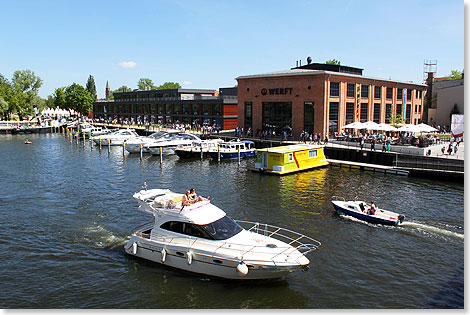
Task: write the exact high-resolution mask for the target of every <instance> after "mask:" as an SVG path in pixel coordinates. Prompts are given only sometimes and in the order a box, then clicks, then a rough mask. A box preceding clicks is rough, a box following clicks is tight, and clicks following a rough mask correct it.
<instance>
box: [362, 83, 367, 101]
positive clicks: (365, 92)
mask: <svg viewBox="0 0 470 315" xmlns="http://www.w3.org/2000/svg"><path fill="white" fill-rule="evenodd" d="M361 98H369V85H367V84H363V85H362V86H361Z"/></svg>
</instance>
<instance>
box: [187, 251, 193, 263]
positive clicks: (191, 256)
mask: <svg viewBox="0 0 470 315" xmlns="http://www.w3.org/2000/svg"><path fill="white" fill-rule="evenodd" d="M186 256H187V257H188V265H191V263H192V262H193V254H192V253H191V252H188V253H187V254H186Z"/></svg>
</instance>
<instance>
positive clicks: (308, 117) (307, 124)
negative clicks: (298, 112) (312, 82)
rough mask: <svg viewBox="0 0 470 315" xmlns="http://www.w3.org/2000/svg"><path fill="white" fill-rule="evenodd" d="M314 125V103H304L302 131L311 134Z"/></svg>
mask: <svg viewBox="0 0 470 315" xmlns="http://www.w3.org/2000/svg"><path fill="white" fill-rule="evenodd" d="M314 127H315V105H314V104H313V102H305V103H304V131H306V132H308V133H309V134H312V133H313V131H314V129H315V128H314Z"/></svg>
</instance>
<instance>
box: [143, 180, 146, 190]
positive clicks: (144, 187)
mask: <svg viewBox="0 0 470 315" xmlns="http://www.w3.org/2000/svg"><path fill="white" fill-rule="evenodd" d="M142 188H143V189H145V190H147V182H144V186H142Z"/></svg>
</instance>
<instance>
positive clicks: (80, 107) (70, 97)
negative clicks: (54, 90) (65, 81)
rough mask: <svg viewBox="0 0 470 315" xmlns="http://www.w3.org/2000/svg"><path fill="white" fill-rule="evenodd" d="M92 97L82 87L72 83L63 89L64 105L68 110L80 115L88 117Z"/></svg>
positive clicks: (91, 105)
mask: <svg viewBox="0 0 470 315" xmlns="http://www.w3.org/2000/svg"><path fill="white" fill-rule="evenodd" d="M93 101H94V99H93V97H92V96H91V94H90V92H88V91H87V90H86V89H85V88H84V87H83V86H81V85H79V84H76V83H73V84H72V85H71V86H69V87H67V88H66V89H65V103H66V104H67V107H68V108H71V109H73V110H75V111H76V112H78V113H80V114H82V115H84V116H85V115H88V113H89V112H90V111H91V110H92V109H93Z"/></svg>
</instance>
